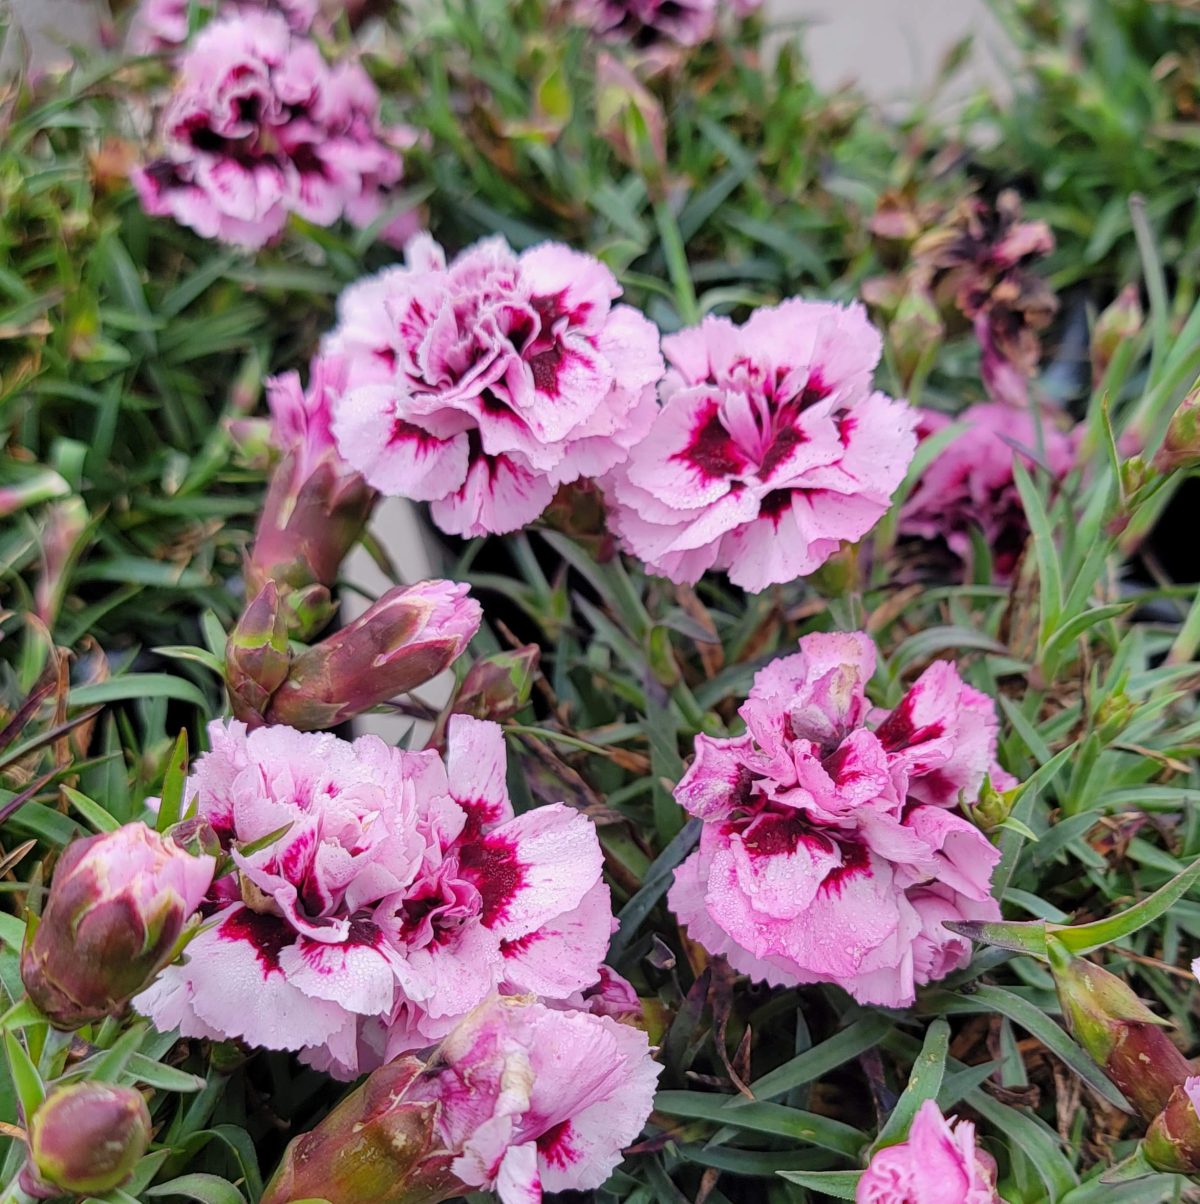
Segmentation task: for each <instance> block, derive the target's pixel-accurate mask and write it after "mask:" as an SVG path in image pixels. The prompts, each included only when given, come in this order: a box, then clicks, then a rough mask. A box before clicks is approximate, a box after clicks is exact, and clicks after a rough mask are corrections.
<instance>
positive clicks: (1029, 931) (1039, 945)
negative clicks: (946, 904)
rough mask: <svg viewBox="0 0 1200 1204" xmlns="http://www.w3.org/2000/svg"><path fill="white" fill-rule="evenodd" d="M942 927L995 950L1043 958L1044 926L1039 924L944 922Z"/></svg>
mask: <svg viewBox="0 0 1200 1204" xmlns="http://www.w3.org/2000/svg"><path fill="white" fill-rule="evenodd" d="M943 925H944V927H946V928H949V929H950V931H951V932H957V933H958V935H959V936H965V937H966V938H967V939H968V940H972V941H979V942H981V943H982V944H985V945H995V946H996V947H997V948H998V949H1012V950H1013V951H1015V952H1016V953H1028V954H1029V955H1030V957H1040V958H1043V959H1044V958H1046V957H1048V956H1049V954H1048V953H1047V951H1046V925H1045V923H1044V922H1043V921H1042V920H944V921H943Z"/></svg>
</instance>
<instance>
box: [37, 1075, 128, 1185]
mask: <svg viewBox="0 0 1200 1204" xmlns="http://www.w3.org/2000/svg"><path fill="white" fill-rule="evenodd" d="M150 1135H151V1123H150V1113H149V1111H148V1110H147V1108H146V1101H145V1100H144V1099H143V1098H142V1093H141V1092H140V1091H137V1090H135V1089H134V1088H133V1087H122V1086H118V1085H117V1084H115V1083H97V1082H82V1083H69V1084H67V1085H66V1086H63V1087H57V1088H55V1089H54V1090H53V1091H51V1092H50V1094H49V1095H48V1096H47V1097H46V1098H45V1100H44V1101H43V1102H42V1104H41V1105H40V1106H39V1108H38V1109H37V1111H36V1112H35V1113H34V1114H33V1117H32V1118H31V1120H30V1122H29V1164H28V1166H27V1168H26V1170H27V1174H26V1175H25V1176H23V1186H25V1187H26V1188H27V1189H31V1190H30V1194H31V1195H37V1196H42V1197H43V1198H51V1197H55V1196H60V1195H63V1194H70V1195H76V1196H102V1195H105V1194H106V1193H108V1192H110V1191H113V1190H115V1189H116V1188H118V1187H121V1186H122V1185H123V1184H125V1183H128V1182H129V1180H130V1178H132V1176H133V1172H134V1170H135V1169H136V1167H137V1164H138V1163H139V1162H140V1161H141V1159H142V1157H143V1156H144V1155H145V1153H146V1150H147V1148H148V1147H149V1145H150Z"/></svg>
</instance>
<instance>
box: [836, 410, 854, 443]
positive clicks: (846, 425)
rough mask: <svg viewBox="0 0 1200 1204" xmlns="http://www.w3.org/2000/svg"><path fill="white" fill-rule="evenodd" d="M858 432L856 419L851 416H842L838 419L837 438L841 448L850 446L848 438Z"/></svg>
mask: <svg viewBox="0 0 1200 1204" xmlns="http://www.w3.org/2000/svg"><path fill="white" fill-rule="evenodd" d="M856 430H858V419H857V418H855V417H854V415H853V414H849V413H847V414H843V415H842V416H841V417H840V418H839V419H838V438H839V439H840V440H841V442H842V446H843V447H849V446H850V436H851V435H853V434H854V432H855V431H856Z"/></svg>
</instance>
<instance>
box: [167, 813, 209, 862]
mask: <svg viewBox="0 0 1200 1204" xmlns="http://www.w3.org/2000/svg"><path fill="white" fill-rule="evenodd" d="M164 835H165V836H167V837H168V839H170V840H172V841H174V843H175V844H177V845H178V846H179V847H180V848H181V849H183V850H184V851H185V852H187V853H190V854H191V855H192V856H193V857H214V858H217V857H220V856H221V855H222V853H223V852H224V849H222V848H221V838H220V837H219V836H218V835H217V830H216V829H215V828H214V827H213V826H212V824H210V823H209V822H208V820H206V819H200V818H199V817H198V816H197V817H193V818H192V819H181V820H180V821H179V823H177V824H172V825H171V827H169V828H168V829H167V831H166V832H165V833H164Z"/></svg>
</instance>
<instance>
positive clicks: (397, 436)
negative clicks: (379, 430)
mask: <svg viewBox="0 0 1200 1204" xmlns="http://www.w3.org/2000/svg"><path fill="white" fill-rule="evenodd" d="M410 439H412V440H415V441H416V443H417V446H418V447H420V448H422V449H424V448H426V447H434V446H436V445H437V444H438V443H440V442H441V440H440V439H438V438H436V437H435V436H433V435H431V434H430V433H429V432H428V431H424V430H422V429H421V428H420V427H419V426H416V425H414V424H413V423H411V422H406V421H405V420H404V419H403V418H397V419H396V420H395V421H394V422H393V423H392V433H391V435H389V436H388V442H389V443H405V442H407V441H408V440H410Z"/></svg>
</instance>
